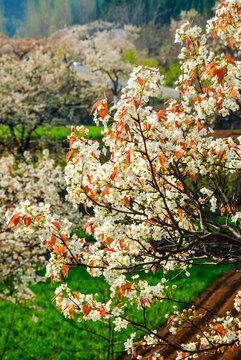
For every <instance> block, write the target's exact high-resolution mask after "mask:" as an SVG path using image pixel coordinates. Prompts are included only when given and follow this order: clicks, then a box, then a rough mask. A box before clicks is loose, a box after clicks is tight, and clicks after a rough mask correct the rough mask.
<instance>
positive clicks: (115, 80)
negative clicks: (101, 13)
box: [48, 21, 139, 102]
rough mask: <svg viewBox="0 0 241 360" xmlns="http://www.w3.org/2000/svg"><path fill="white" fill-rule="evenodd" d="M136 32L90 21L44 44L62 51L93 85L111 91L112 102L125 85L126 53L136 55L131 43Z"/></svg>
mask: <svg viewBox="0 0 241 360" xmlns="http://www.w3.org/2000/svg"><path fill="white" fill-rule="evenodd" d="M138 32H139V29H138V28H137V27H135V26H131V25H128V26H127V25H126V26H125V27H124V28H119V27H117V25H116V24H114V23H107V22H103V21H101V22H97V21H95V22H92V23H90V24H87V25H86V24H85V25H76V26H73V27H71V28H69V29H63V30H62V31H59V32H58V33H55V34H53V35H52V36H51V37H50V38H49V40H48V43H49V44H50V46H51V47H55V48H57V49H59V51H62V52H64V54H65V57H67V58H71V57H72V58H74V60H75V61H74V62H73V63H75V62H76V61H77V60H78V62H79V66H76V67H74V69H75V71H76V72H77V74H78V75H79V76H80V77H81V78H83V79H86V80H89V81H91V83H92V84H93V85H97V84H99V85H101V86H102V87H107V88H109V89H110V90H111V92H112V96H113V98H114V101H115V102H116V101H117V99H118V95H119V93H120V91H121V88H122V87H123V84H124V85H125V84H126V81H127V77H128V74H129V72H130V71H131V68H132V66H131V64H130V63H129V62H128V61H127V59H126V56H125V55H126V53H127V52H128V51H131V52H133V53H135V52H136V48H135V45H134V40H135V39H136V37H137V34H138Z"/></svg>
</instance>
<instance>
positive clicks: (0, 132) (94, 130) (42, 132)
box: [0, 125, 104, 141]
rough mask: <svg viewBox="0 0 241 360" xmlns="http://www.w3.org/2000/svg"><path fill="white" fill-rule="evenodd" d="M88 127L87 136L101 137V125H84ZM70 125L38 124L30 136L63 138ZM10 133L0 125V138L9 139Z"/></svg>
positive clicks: (35, 137)
mask: <svg viewBox="0 0 241 360" xmlns="http://www.w3.org/2000/svg"><path fill="white" fill-rule="evenodd" d="M86 128H87V129H89V137H90V138H93V139H95V140H99V139H102V138H103V135H102V134H101V132H102V130H103V129H104V127H103V126H86ZM70 129H71V127H70V126H39V127H38V128H37V129H36V130H35V131H34V132H33V133H32V136H31V139H32V140H55V141H61V140H65V139H66V138H67V136H68V135H69V134H70ZM15 130H16V134H19V132H18V128H15ZM11 138H12V137H11V133H10V131H9V128H8V126H5V125H1V126H0V139H4V140H8V139H11Z"/></svg>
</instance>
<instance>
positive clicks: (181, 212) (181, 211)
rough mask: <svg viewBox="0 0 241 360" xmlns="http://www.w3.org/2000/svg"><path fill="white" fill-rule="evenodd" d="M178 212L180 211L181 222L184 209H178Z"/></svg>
mask: <svg viewBox="0 0 241 360" xmlns="http://www.w3.org/2000/svg"><path fill="white" fill-rule="evenodd" d="M178 213H179V217H180V220H181V222H183V210H182V209H178Z"/></svg>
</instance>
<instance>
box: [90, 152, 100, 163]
mask: <svg viewBox="0 0 241 360" xmlns="http://www.w3.org/2000/svg"><path fill="white" fill-rule="evenodd" d="M91 155H92V156H93V157H94V158H95V159H96V160H98V161H99V159H98V158H97V156H96V155H95V153H93V152H92V153H91Z"/></svg>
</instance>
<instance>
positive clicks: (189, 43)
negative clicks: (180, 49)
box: [186, 37, 191, 50]
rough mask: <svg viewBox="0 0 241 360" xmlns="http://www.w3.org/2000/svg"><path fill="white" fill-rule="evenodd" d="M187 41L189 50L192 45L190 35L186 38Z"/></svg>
mask: <svg viewBox="0 0 241 360" xmlns="http://www.w3.org/2000/svg"><path fill="white" fill-rule="evenodd" d="M186 42H187V50H188V49H189V47H190V45H191V39H190V37H187V38H186Z"/></svg>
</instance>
